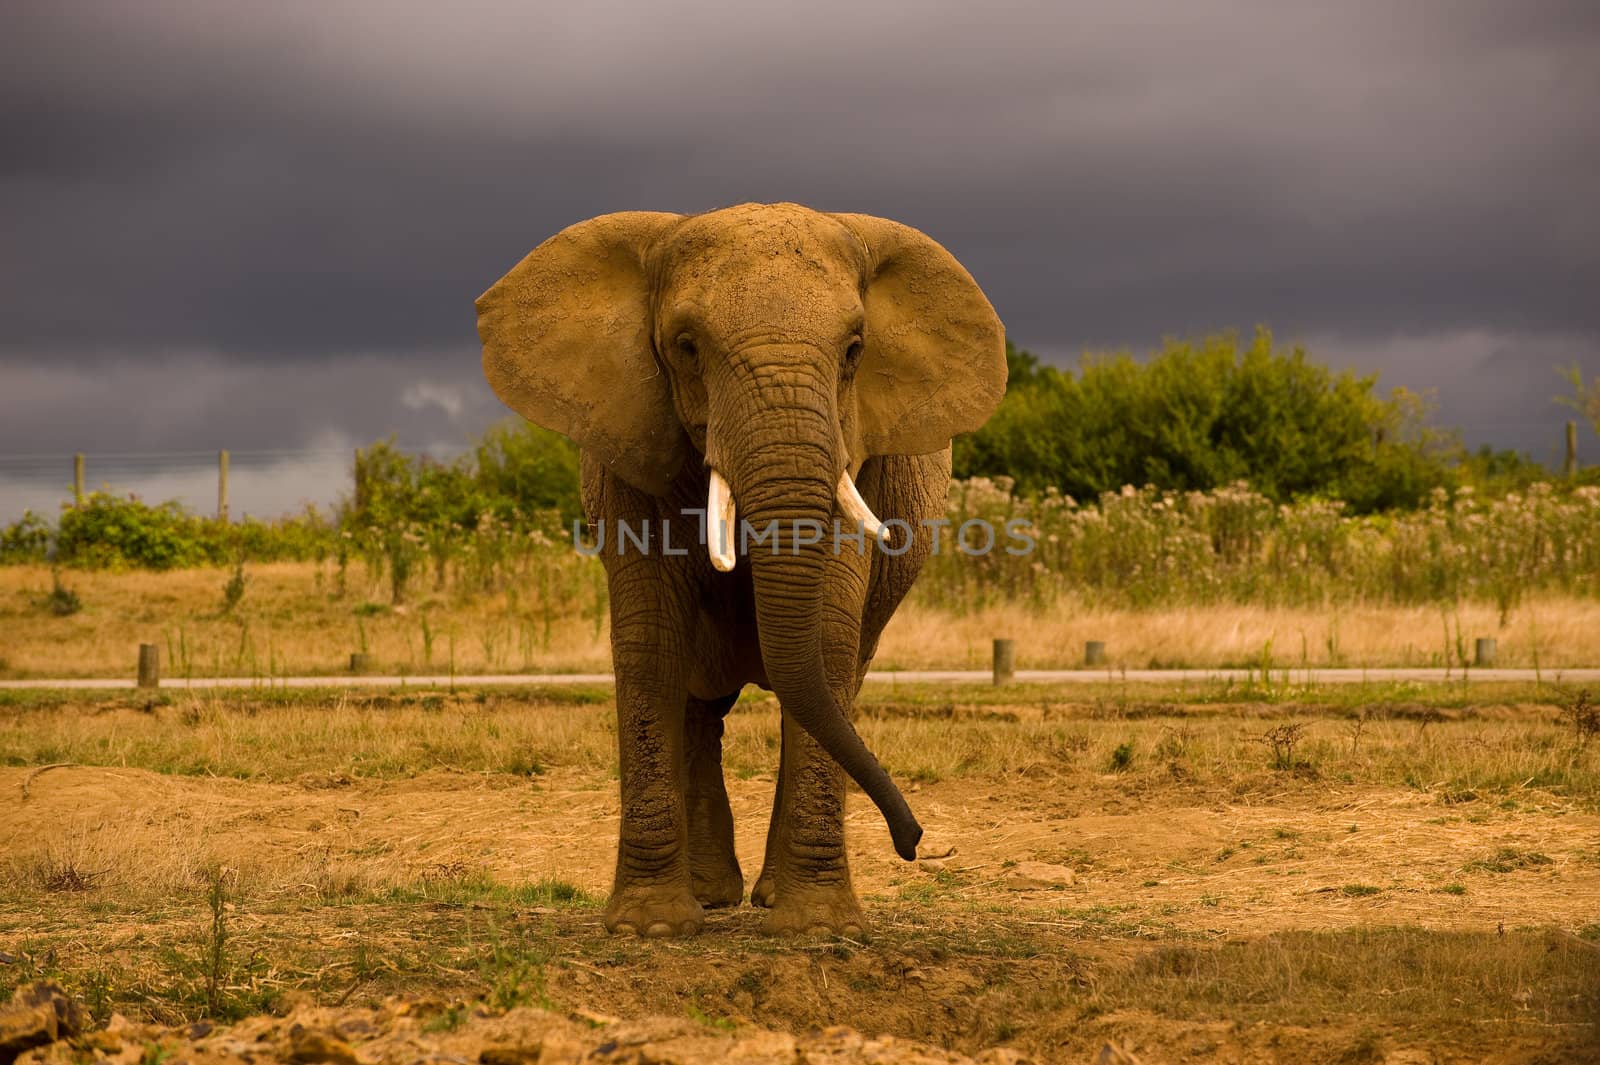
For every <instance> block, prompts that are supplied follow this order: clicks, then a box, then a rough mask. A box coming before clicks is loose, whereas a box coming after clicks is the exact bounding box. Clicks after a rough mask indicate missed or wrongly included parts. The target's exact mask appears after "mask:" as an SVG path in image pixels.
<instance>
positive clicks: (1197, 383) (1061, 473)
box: [954, 329, 1451, 513]
mask: <svg viewBox="0 0 1600 1065" xmlns="http://www.w3.org/2000/svg"><path fill="white" fill-rule="evenodd" d="M1007 362H1008V364H1009V367H1010V371H1011V380H1010V383H1009V385H1008V388H1007V393H1006V398H1005V400H1004V401H1003V402H1002V403H1001V405H1000V408H999V410H998V411H996V413H995V415H994V417H993V418H991V419H990V420H989V423H988V424H987V425H985V426H984V427H983V428H982V429H980V430H979V431H978V432H976V433H974V434H972V435H971V436H967V437H963V438H961V439H959V440H957V441H956V445H955V457H954V464H955V475H956V477H957V478H966V477H975V476H982V477H990V478H998V477H1007V478H1010V479H1011V480H1012V481H1013V482H1014V484H1015V486H1016V488H1017V490H1018V491H1019V492H1020V493H1022V494H1024V495H1033V494H1038V493H1041V492H1043V491H1044V490H1045V489H1047V488H1055V489H1058V490H1060V491H1061V492H1062V493H1064V494H1065V495H1068V496H1072V497H1075V498H1079V499H1092V498H1095V497H1098V496H1100V495H1101V494H1103V493H1105V492H1115V491H1118V490H1119V489H1121V488H1122V486H1123V485H1136V486H1142V485H1150V486H1153V487H1155V488H1158V489H1172V490H1177V491H1190V490H1198V491H1209V490H1212V489H1218V488H1222V487H1225V486H1227V485H1230V484H1234V483H1237V482H1240V481H1244V482H1247V483H1249V485H1250V486H1251V487H1252V488H1253V489H1254V490H1255V491H1257V492H1259V493H1261V494H1262V495H1263V496H1265V497H1266V498H1268V499H1270V500H1272V501H1273V502H1287V501H1289V500H1292V499H1296V498H1301V497H1309V496H1317V497H1321V498H1328V499H1337V500H1341V501H1343V502H1344V503H1346V504H1348V505H1349V506H1350V507H1351V509H1352V510H1354V511H1356V512H1358V513H1370V512H1373V511H1378V510H1384V509H1389V508H1393V507H1407V506H1416V505H1418V504H1419V503H1420V502H1421V501H1422V500H1423V499H1425V498H1426V497H1427V494H1428V492H1429V490H1430V489H1432V488H1434V487H1435V486H1438V485H1441V484H1445V483H1447V481H1448V476H1449V474H1448V459H1449V457H1450V455H1451V450H1450V447H1449V441H1448V439H1447V438H1445V437H1443V436H1441V435H1440V434H1439V433H1437V432H1435V431H1433V430H1430V429H1428V428H1427V427H1426V425H1425V423H1424V414H1425V413H1426V411H1425V409H1424V407H1423V405H1422V403H1421V402H1420V401H1419V400H1418V398H1417V397H1416V396H1414V395H1412V394H1410V393H1407V392H1405V391H1404V390H1399V389H1397V390H1396V391H1395V392H1394V394H1393V395H1392V396H1391V397H1390V398H1388V399H1383V398H1380V397H1379V396H1377V395H1375V394H1374V389H1375V387H1376V384H1377V379H1376V377H1358V376H1356V375H1355V374H1353V373H1350V372H1348V371H1345V372H1342V373H1334V372H1333V371H1332V370H1329V369H1328V368H1327V367H1324V366H1320V365H1318V364H1316V363H1314V362H1312V361H1311V360H1310V359H1308V358H1307V357H1306V353H1305V352H1304V351H1303V350H1301V349H1299V348H1293V349H1290V350H1287V351H1280V350H1275V349H1274V347H1273V342H1272V334H1271V333H1270V332H1268V331H1267V330H1265V329H1263V330H1259V331H1257V333H1256V335H1255V337H1254V339H1253V340H1252V342H1251V343H1250V344H1249V345H1248V346H1246V347H1241V346H1240V344H1239V343H1238V341H1237V339H1236V338H1235V337H1234V336H1232V335H1231V334H1229V335H1221V336H1213V337H1208V338H1206V339H1204V340H1202V341H1200V342H1198V343H1191V342H1188V341H1169V342H1168V343H1167V344H1166V346H1165V347H1164V348H1163V349H1162V350H1161V352H1159V353H1158V354H1157V355H1155V356H1154V357H1153V358H1151V359H1150V360H1148V361H1146V362H1142V363H1141V362H1138V361H1135V360H1134V359H1133V358H1132V357H1131V356H1129V355H1126V354H1120V355H1110V356H1089V357H1086V358H1085V359H1084V361H1083V363H1082V365H1081V366H1080V368H1079V370H1078V372H1077V373H1076V374H1074V373H1073V372H1072V371H1063V370H1058V369H1056V368H1054V367H1051V366H1044V365H1041V364H1040V363H1039V361H1038V359H1036V358H1035V357H1034V356H1032V355H1030V354H1028V353H1027V352H1025V351H1019V350H1017V349H1016V348H1014V347H1011V346H1010V345H1009V344H1008V345H1007Z"/></svg>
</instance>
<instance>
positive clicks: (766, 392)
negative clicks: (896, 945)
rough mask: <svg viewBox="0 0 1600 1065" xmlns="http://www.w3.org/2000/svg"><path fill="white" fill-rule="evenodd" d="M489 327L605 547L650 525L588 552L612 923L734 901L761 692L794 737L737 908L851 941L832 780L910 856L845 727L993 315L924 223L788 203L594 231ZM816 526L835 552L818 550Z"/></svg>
mask: <svg viewBox="0 0 1600 1065" xmlns="http://www.w3.org/2000/svg"><path fill="white" fill-rule="evenodd" d="M476 307H477V314H478V331H479V336H480V339H481V340H482V346H483V371H484V374H485V376H486V378H487V379H488V382H489V384H490V386H491V387H492V389H493V390H494V392H495V394H496V395H497V396H498V397H499V398H500V400H501V401H502V402H503V403H505V404H506V405H507V406H508V407H510V408H511V409H512V410H513V411H515V412H516V413H518V414H520V415H521V416H522V417H524V418H526V419H527V420H529V421H531V422H534V423H536V424H538V425H541V426H544V427H546V428H548V429H552V430H555V431H557V432H559V433H562V434H565V435H566V436H567V437H569V438H571V439H572V440H573V441H574V442H575V443H576V444H577V445H578V448H579V455H580V464H579V465H580V489H581V497H582V501H583V508H584V513H585V515H586V516H587V517H588V519H589V522H590V524H591V528H593V529H599V530H602V533H603V530H604V529H605V526H606V524H607V523H610V524H611V526H612V527H613V528H616V527H618V526H619V525H620V524H622V523H627V524H629V525H630V526H631V527H632V528H633V530H634V533H635V535H634V536H633V537H632V538H631V540H630V538H629V537H625V536H622V535H618V536H616V537H614V538H612V539H611V542H609V543H606V542H604V541H606V539H607V538H606V537H605V536H604V535H603V534H602V535H601V536H600V539H601V540H602V543H601V545H600V546H599V547H597V548H596V551H597V553H599V554H600V557H601V561H602V563H603V565H604V568H605V574H606V581H607V587H608V589H609V592H610V602H611V648H612V660H613V669H614V671H615V678H616V712H617V736H618V747H619V760H620V771H619V777H620V786H621V825H620V831H619V836H620V839H619V842H618V847H617V863H616V874H615V881H614V884H613V888H612V892H611V895H610V897H609V899H608V901H607V903H606V907H605V911H604V918H603V919H604V924H605V927H606V929H607V930H608V931H609V932H612V933H623V934H628V933H632V934H637V935H640V936H677V935H691V934H694V933H696V932H698V931H700V930H701V928H702V926H703V924H704V920H705V910H706V909H707V908H711V907H718V906H738V905H739V904H741V902H742V901H743V898H744V888H745V882H744V877H743V873H742V871H741V869H740V867H739V862H738V859H737V857H736V856H735V853H734V841H733V815H732V813H731V811H730V809H729V805H728V794H727V790H726V788H725V785H724V781H723V774H722V737H723V718H724V716H725V715H726V714H727V713H728V711H729V710H730V708H731V707H732V706H733V705H734V703H735V702H736V701H737V699H738V697H739V695H740V693H741V692H742V690H743V689H744V688H745V687H746V686H747V685H752V684H754V685H757V686H759V687H761V688H764V689H767V690H770V691H772V692H773V693H775V695H776V696H777V700H778V703H779V706H780V708H781V719H782V725H781V730H782V739H781V753H780V759H779V769H778V781H777V787H776V793H775V796H774V800H773V813H772V820H771V823H770V826H769V828H768V832H767V840H766V854H765V861H764V865H763V868H762V870H761V873H760V875H759V876H758V877H757V878H756V880H755V882H754V886H753V887H752V889H751V892H750V900H751V902H752V903H753V904H755V905H757V906H762V907H767V908H768V910H769V912H768V914H767V915H766V917H765V919H764V921H763V923H762V926H761V927H762V930H763V931H765V932H770V933H785V934H788V933H806V932H832V933H840V934H850V933H856V932H860V931H862V930H863V929H864V928H865V927H866V921H865V918H864V917H863V914H862V910H861V906H860V903H859V901H858V900H857V898H856V895H855V892H854V889H853V888H852V886H851V881H850V869H849V865H848V862H847V860H846V853H845V842H844V822H843V815H844V796H845V782H844V777H845V775H848V776H849V777H850V779H852V780H853V781H855V783H856V784H857V785H859V786H860V787H861V789H862V790H863V791H864V792H865V793H866V794H867V796H869V797H870V798H871V800H872V801H873V803H875V804H876V805H877V807H878V809H879V810H880V811H881V812H882V814H883V817H884V819H885V820H886V822H887V824H888V827H889V830H890V834H891V836H892V838H893V841H894V848H895V850H896V852H897V853H898V854H899V855H900V857H901V858H904V859H905V860H907V861H912V860H914V859H915V857H916V847H917V842H918V840H919V838H920V837H921V835H922V829H921V827H920V826H919V825H918V823H917V820H916V817H915V816H914V815H913V814H912V812H911V810H910V808H909V807H908V806H907V804H906V801H905V799H904V797H903V796H902V795H901V793H900V791H899V789H898V788H897V787H896V786H895V784H894V782H893V781H892V780H891V779H890V777H889V775H888V773H887V772H886V771H885V770H884V769H883V767H882V766H881V765H880V764H879V762H878V761H877V759H876V757H875V756H874V755H873V754H872V752H871V751H869V750H868V748H867V746H866V745H865V744H864V743H863V742H862V740H861V737H860V735H859V734H858V733H857V732H856V730H855V728H854V726H853V724H852V721H851V718H852V709H853V706H854V701H855V698H856V695H857V693H858V691H859V689H860V686H861V684H862V681H863V679H864V677H865V675H866V670H867V666H868V664H869V663H870V662H871V661H872V658H873V655H874V653H875V652H876V650H877V645H878V639H879V635H880V633H881V632H882V631H883V627H884V625H885V624H886V623H887V622H888V620H889V617H890V615H891V614H892V613H893V612H894V610H895V608H896V607H897V606H898V605H899V603H900V601H901V600H902V599H903V598H904V597H905V595H906V593H907V592H908V591H909V589H910V587H911V584H912V582H913V580H914V579H915V577H916V575H917V571H918V570H919V569H920V568H921V566H922V565H923V563H924V561H925V560H926V558H927V557H928V555H929V553H930V550H931V542H930V541H931V537H930V532H931V531H934V530H936V529H937V527H938V526H937V525H936V524H935V523H937V522H939V521H940V520H941V519H942V516H943V514H944V511H945V504H946V498H947V493H948V485H949V477H950V444H951V439H952V437H954V436H955V435H957V434H959V433H964V432H971V431H973V430H976V429H977V428H978V427H979V426H981V425H982V424H983V422H984V421H985V420H987V418H988V417H989V415H990V414H991V413H992V412H993V411H994V409H995V407H996V406H997V405H998V404H999V402H1000V399H1001V397H1002V396H1003V395H1004V392H1005V382H1006V360H1005V340H1004V333H1003V330H1002V327H1001V324H1000V320H999V318H998V316H997V315H996V314H995V311H994V308H993V307H992V306H991V305H990V303H989V301H988V299H987V298H986V297H985V296H984V294H983V292H982V290H981V289H980V288H979V287H978V285H977V283H976V282H975V281H974V280H973V279H972V277H971V275H970V274H968V272H967V271H966V270H965V269H964V268H963V267H962V266H961V265H960V263H958V262H957V261H956V259H955V258H954V257H953V256H952V255H951V254H950V253H949V252H948V251H946V250H945V249H944V248H943V247H941V246H940V245H939V244H938V243H936V242H935V241H934V240H933V239H931V238H930V237H928V236H926V235H925V234H923V233H921V232H919V231H918V230H916V229H913V228H911V227H910V226H906V225H903V224H900V223H898V222H892V221H888V220H886V219H883V218H877V217H872V216H869V215H861V214H830V213H824V212H821V211H817V210H813V209H811V208H807V207H803V206H800V205H797V204H792V203H778V204H743V205H739V206H734V207H728V208H723V209H720V210H715V211H710V212H707V213H703V214H692V215H679V214H671V213H660V212H647V211H629V212H621V213H616V214H606V215H601V216H599V217H595V218H592V219H590V220H588V221H585V222H580V223H577V224H575V225H572V226H570V227H568V228H566V229H564V230H562V231H561V232H559V233H557V234H556V235H555V236H553V237H550V238H549V239H548V240H546V241H544V243H542V244H540V245H539V246H538V247H536V248H535V249H534V250H533V251H532V252H530V253H529V254H528V255H527V256H526V257H525V258H524V259H522V261H521V262H519V263H518V264H517V265H516V266H515V267H513V268H512V269H511V270H510V271H509V272H508V273H507V274H506V275H505V276H504V277H502V278H501V279H500V280H499V281H497V282H496V283H495V284H494V285H493V286H491V287H490V288H489V289H488V291H486V292H485V293H484V294H483V295H482V296H481V297H480V298H479V299H478V300H477V304H476ZM836 514H840V515H843V516H844V517H845V518H847V519H849V522H851V523H855V524H853V525H851V526H849V527H850V528H851V529H852V531H854V532H855V533H856V534H857V535H856V538H855V539H854V540H852V539H851V538H850V537H849V536H846V537H844V539H842V540H841V539H840V536H839V533H840V529H841V528H842V527H845V526H843V525H841V524H840V523H838V522H837V520H836ZM736 516H737V518H742V519H743V523H742V524H740V525H739V530H740V542H739V543H738V544H732V543H730V542H729V541H730V537H729V536H728V533H729V530H730V529H731V528H732V527H733V525H734V523H735V521H736ZM879 516H881V521H880V518H879ZM895 519H898V523H899V528H898V529H893V528H889V526H895V525H896V524H897V522H896V521H895ZM773 523H777V524H776V525H774V524H773ZM809 523H816V524H817V525H819V526H821V527H828V526H829V525H832V527H833V529H834V534H835V535H834V537H833V538H832V539H831V540H830V539H827V538H824V539H821V540H820V541H816V542H812V537H811V536H810V535H805V536H802V534H801V531H800V530H801V528H802V527H805V528H810V527H811V526H810V524H809ZM640 527H646V528H647V536H646V541H647V542H646V543H645V545H644V546H645V547H646V548H648V547H650V546H652V545H650V544H649V543H648V529H655V530H658V531H659V532H661V533H663V534H667V539H669V540H670V539H674V538H675V539H677V541H678V544H679V545H681V544H683V543H685V542H692V540H699V541H701V542H703V543H705V545H706V547H705V549H704V550H703V551H702V550H700V549H699V548H698V547H696V548H695V549H692V550H685V549H684V548H682V547H681V546H677V547H674V546H673V545H672V544H670V543H662V542H660V540H659V539H658V541H657V542H656V543H655V545H654V547H655V549H654V550H649V549H646V550H641V549H640V548H641V543H640V541H639V538H638V535H637V530H638V529H639V528H640ZM788 527H792V529H793V536H792V541H793V542H792V543H791V542H790V538H786V537H785V535H784V530H785V528H788ZM708 529H709V530H711V531H712V532H714V533H715V534H716V535H709V536H708V535H705V533H706V532H707V530H708ZM752 529H754V530H758V531H760V530H766V531H767V532H769V533H770V532H771V531H772V530H773V529H777V531H778V535H777V536H776V537H774V538H772V544H771V548H770V549H764V545H762V544H760V543H757V544H756V545H755V546H754V547H751V546H750V545H749V544H746V543H745V542H744V534H745V532H747V531H749V530H752ZM674 530H680V531H679V532H674ZM682 530H694V532H695V535H694V537H693V538H692V539H691V537H690V536H689V535H688V533H687V532H682ZM576 533H577V530H574V534H575V539H577V536H576ZM891 544H892V546H891ZM741 547H742V548H743V549H744V557H743V558H741V557H740V548H741ZM780 547H781V548H783V549H781V550H780ZM863 547H865V549H862V548H863Z"/></svg>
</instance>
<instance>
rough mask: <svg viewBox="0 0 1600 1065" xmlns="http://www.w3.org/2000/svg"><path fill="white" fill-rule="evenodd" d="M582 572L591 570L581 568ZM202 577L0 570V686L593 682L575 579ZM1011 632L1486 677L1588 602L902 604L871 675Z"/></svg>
mask: <svg viewBox="0 0 1600 1065" xmlns="http://www.w3.org/2000/svg"><path fill="white" fill-rule="evenodd" d="M595 574H596V575H597V574H598V569H597V567H596V569H595ZM232 579H233V578H232V571H230V570H228V569H221V568H214V567H200V568H195V569H185V570H175V571H169V572H164V573H151V572H146V571H139V570H132V571H94V570H90V571H83V570H72V571H67V572H66V573H65V574H64V575H62V577H61V582H62V587H64V588H65V589H66V590H67V591H69V592H70V593H71V594H72V596H74V597H75V598H76V600H77V605H76V608H75V609H74V610H73V611H72V612H70V613H66V614H64V615H58V612H57V610H56V606H55V600H54V599H53V596H52V590H53V588H54V587H55V585H54V583H53V577H52V573H51V571H50V570H49V569H48V568H46V567H44V566H28V565H17V566H0V677H129V676H132V675H133V672H134V665H135V662H136V658H137V648H138V645H139V644H141V643H153V644H155V645H156V646H157V647H158V648H159V649H160V652H161V657H162V662H163V666H162V671H163V675H165V676H167V677H180V678H181V677H186V676H189V677H205V676H244V677H251V676H254V677H261V678H268V677H272V676H284V675H327V674H334V673H340V672H346V671H348V669H349V664H350V655H351V654H353V653H357V652H364V653H366V654H368V655H369V656H370V659H371V668H372V669H373V670H374V671H378V672H388V673H397V674H410V675H416V674H419V673H436V674H442V673H445V672H447V671H449V670H452V669H453V670H454V672H456V673H463V674H465V673H498V672H595V671H599V672H604V671H608V670H609V669H610V646H609V633H608V629H607V613H606V610H607V604H606V601H605V598H604V593H603V588H601V587H600V586H599V585H598V583H597V582H595V581H593V580H590V579H589V578H588V577H587V576H582V575H578V574H574V573H570V572H569V573H565V574H562V575H561V578H560V582H564V584H563V586H562V587H561V588H560V589H558V590H557V591H556V592H553V593H551V594H547V595H544V596H541V595H540V594H539V593H540V588H541V582H542V581H543V583H544V585H545V586H546V587H547V588H548V585H549V584H551V583H553V582H555V583H559V582H556V581H555V578H554V577H551V576H550V575H548V574H546V575H543V577H541V571H539V570H538V569H537V568H535V569H533V570H532V571H531V572H530V573H528V574H525V575H523V576H522V577H519V578H518V579H516V580H507V581H505V582H504V583H503V585H501V586H499V587H497V588H494V589H491V590H482V589H474V588H462V587H461V586H460V584H459V582H458V583H453V584H451V585H450V586H449V587H447V588H446V589H440V590H435V591H432V592H429V593H428V594H422V593H421V592H419V593H418V594H417V595H416V596H414V598H413V601H411V602H409V603H405V604H402V605H400V606H393V605H391V604H390V603H389V601H388V594H387V585H386V582H385V581H384V580H383V579H382V577H381V575H375V574H373V573H370V572H369V571H368V570H367V569H366V568H365V567H363V566H360V565H353V566H350V567H348V570H347V572H346V573H345V574H344V575H343V576H342V577H341V576H340V575H339V573H338V571H337V570H336V569H335V567H334V566H333V565H331V564H324V565H318V564H316V563H310V562H279V563H269V564H261V565H252V566H249V567H247V568H246V569H245V571H244V576H243V584H242V590H241V592H240V595H239V597H238V599H237V600H236V601H235V603H234V604H233V605H232V606H227V605H226V591H225V590H226V588H227V586H228V585H229V583H230V581H231V580H232ZM997 636H1008V637H1012V638H1014V639H1015V640H1016V645H1017V665H1018V667H1019V668H1023V669H1053V668H1071V667H1074V666H1077V665H1079V664H1081V662H1082V659H1083V645H1084V642H1085V641H1086V640H1100V641H1103V642H1105V644H1106V648H1107V655H1108V659H1109V662H1110V665H1111V666H1112V668H1113V669H1115V668H1118V667H1125V668H1129V669H1145V668H1157V669H1161V668H1177V667H1196V668H1206V667H1217V666H1233V667H1246V666H1248V667H1251V668H1255V669H1257V670H1259V669H1260V668H1262V667H1263V665H1266V666H1269V667H1270V668H1274V669H1283V668H1286V667H1294V668H1298V667H1301V666H1303V665H1308V666H1311V667H1314V668H1324V667H1328V666H1354V667H1361V666H1374V667H1375V666H1447V665H1454V666H1459V665H1461V664H1462V663H1463V662H1468V663H1470V661H1471V659H1472V655H1473V641H1474V639H1475V638H1476V637H1479V636H1492V637H1495V638H1496V639H1497V640H1498V644H1499V657H1498V664H1499V665H1502V666H1511V667H1522V668H1541V669H1548V670H1552V671H1554V670H1560V669H1562V668H1568V667H1575V666H1592V665H1594V664H1596V663H1600V599H1596V598H1593V597H1579V596H1575V595H1569V594H1564V593H1560V592H1537V593H1535V592H1530V593H1529V594H1528V595H1527V597H1526V598H1525V599H1524V600H1523V601H1522V602H1521V603H1520V604H1519V605H1518V606H1517V607H1515V608H1514V609H1512V610H1510V611H1509V613H1505V614H1502V611H1501V608H1500V607H1499V606H1498V605H1496V604H1495V603H1494V602H1491V601H1483V602H1472V601H1465V602H1462V603H1459V604H1451V605H1445V606H1430V605H1398V604H1387V603H1330V604H1322V605H1315V606H1300V605H1279V606H1267V605H1259V604H1256V605H1241V604H1237V603H1210V604H1205V603H1199V604H1187V605H1184V604H1180V605H1165V606H1162V605H1157V606H1150V607H1144V608H1139V609H1135V608H1132V607H1129V606H1118V605H1112V604H1106V603H1093V602H1084V601H1080V600H1077V599H1074V598H1071V597H1062V598H1056V599H1053V600H1051V601H1050V602H1049V603H1048V605H1043V606H1040V607H1038V608H1029V607H1024V606H1020V605H1015V604H1010V603H999V604H994V605H989V606H966V607H962V608H960V609H945V608H942V607H940V606H938V605H935V604H930V603H926V602H922V601H916V600H914V601H913V602H911V603H910V604H908V605H907V606H906V607H904V608H902V610H901V611H900V612H899V613H898V614H896V615H895V618H894V620H893V621H892V622H891V623H890V625H889V628H888V630H887V631H886V632H885V634H884V637H883V642H882V644H881V646H880V648H879V653H878V658H877V660H876V663H875V665H876V667H877V668H881V669H982V668H987V666H988V664H989V655H990V641H991V640H992V639H993V638H994V637H997Z"/></svg>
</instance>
